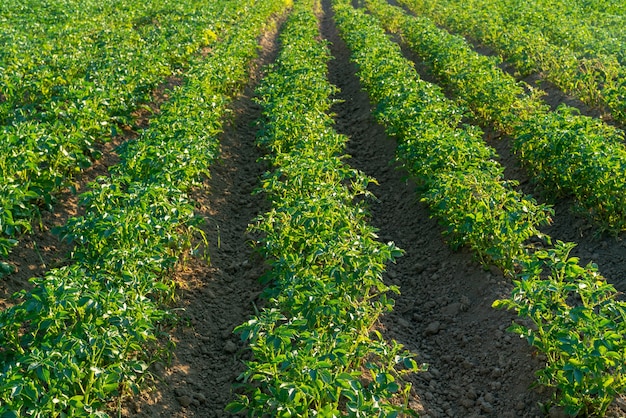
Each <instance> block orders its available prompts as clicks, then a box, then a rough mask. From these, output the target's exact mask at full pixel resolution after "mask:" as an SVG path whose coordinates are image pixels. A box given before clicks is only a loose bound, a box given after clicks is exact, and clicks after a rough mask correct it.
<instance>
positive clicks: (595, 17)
mask: <svg viewBox="0 0 626 418" xmlns="http://www.w3.org/2000/svg"><path fill="white" fill-rule="evenodd" d="M483 5H485V6H486V5H488V8H489V11H490V12H491V13H492V14H493V15H494V17H495V18H496V19H497V20H498V22H499V24H504V25H507V26H508V25H516V26H520V27H523V28H524V29H525V30H527V31H528V32H532V33H534V34H541V35H542V36H544V37H545V38H546V39H547V40H548V41H549V42H550V43H552V44H555V45H557V46H566V47H567V48H568V49H570V50H572V51H573V52H574V53H575V54H576V55H577V56H579V57H580V56H581V55H582V56H585V57H596V56H597V55H598V54H602V55H610V56H614V57H615V58H616V59H617V61H618V62H619V63H620V64H621V65H624V64H625V63H626V27H625V23H626V21H625V20H624V17H623V16H615V15H611V14H607V13H604V12H598V11H595V12H594V11H590V10H588V9H587V8H585V7H584V6H583V5H582V4H580V3H578V2H572V1H566V0H556V1H554V0H531V1H522V0H505V1H502V2H489V3H485V4H480V3H479V2H477V3H476V6H479V7H480V6H483ZM472 7H475V6H474V5H472Z"/></svg>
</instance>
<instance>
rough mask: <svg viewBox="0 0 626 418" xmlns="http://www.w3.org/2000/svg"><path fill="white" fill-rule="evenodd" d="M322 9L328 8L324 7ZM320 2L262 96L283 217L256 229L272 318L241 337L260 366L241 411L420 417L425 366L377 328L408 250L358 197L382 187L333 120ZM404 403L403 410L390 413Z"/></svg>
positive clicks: (292, 25) (253, 364) (308, 6)
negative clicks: (417, 403) (384, 238)
mask: <svg viewBox="0 0 626 418" xmlns="http://www.w3.org/2000/svg"><path fill="white" fill-rule="evenodd" d="M318 5H319V3H318ZM313 6H314V2H313V1H310V0H307V1H298V2H296V4H295V6H294V10H293V12H292V14H291V15H290V17H289V19H288V21H287V22H286V24H285V26H284V29H283V32H282V34H281V37H280V40H281V44H282V49H281V51H280V54H279V57H278V60H277V62H276V63H275V64H274V65H272V66H270V68H269V73H268V74H267V76H266V77H265V78H264V79H263V81H262V83H261V85H260V87H259V88H258V90H257V93H258V95H259V101H260V103H261V105H262V107H263V114H264V116H265V118H264V124H263V130H262V135H261V136H260V137H259V141H258V142H259V145H261V146H262V147H263V148H264V149H266V150H268V151H269V155H268V159H269V161H271V163H272V165H273V171H272V172H270V173H268V174H267V175H266V176H265V177H264V178H263V180H262V190H263V191H264V192H265V193H266V194H267V196H268V198H269V199H270V201H271V202H272V209H271V210H270V211H268V212H267V213H265V214H263V215H262V216H260V217H259V219H257V220H256V222H255V223H253V224H252V225H251V228H252V230H253V231H255V232H256V233H258V234H260V236H261V238H260V239H259V240H258V245H259V248H260V250H261V252H262V253H263V254H264V255H265V256H266V257H267V259H268V263H269V265H270V267H271V269H270V271H268V272H267V274H266V275H265V276H264V277H263V280H264V282H265V283H267V289H266V291H265V293H264V294H265V296H266V298H267V299H268V300H267V304H266V306H265V308H263V309H262V310H261V311H259V312H258V313H257V314H256V315H255V316H254V317H253V318H252V319H250V320H249V321H248V322H246V323H244V324H242V325H240V326H238V327H237V328H236V332H238V333H240V334H241V337H242V338H243V340H244V341H247V342H248V343H249V345H250V347H251V350H252V354H253V359H252V360H249V361H246V366H247V369H246V371H245V372H244V373H243V374H242V375H241V376H240V379H241V380H242V381H243V391H244V393H243V394H242V395H240V396H239V398H238V399H237V400H235V401H234V402H232V403H231V404H230V405H229V406H228V408H227V410H228V411H230V412H240V411H247V414H248V416H277V417H293V416H298V417H313V416H323V417H332V416H349V417H375V416H376V417H396V416H399V415H405V416H406V415H414V413H413V412H412V411H410V410H409V409H408V408H407V406H406V402H407V397H408V392H409V390H410V385H403V383H402V381H401V379H400V377H401V375H402V374H404V373H408V372H411V371H416V370H417V369H418V366H417V364H416V362H415V360H413V359H412V358H411V355H410V354H409V353H407V352H405V351H404V350H403V349H402V347H401V346H400V345H399V344H397V343H395V342H390V343H388V342H386V341H385V340H384V339H383V337H382V336H381V334H380V333H378V332H377V331H374V330H373V328H374V325H375V324H376V321H377V319H378V317H379V316H380V314H381V313H383V312H386V311H388V310H390V309H391V308H392V306H393V301H392V300H391V299H389V298H388V296H387V293H389V292H397V291H398V290H397V289H396V288H393V287H389V286H387V285H385V284H384V283H383V281H382V275H383V272H384V269H385V264H386V263H388V262H392V261H393V260H394V259H395V258H396V257H398V256H400V255H401V253H402V251H401V250H400V249H398V248H397V247H396V246H395V245H393V243H388V244H384V243H381V242H379V241H377V240H376V234H375V230H374V229H373V228H372V227H370V226H368V225H367V223H366V220H367V216H368V215H367V211H366V208H365V206H364V203H363V201H361V200H359V202H360V203H357V201H356V199H357V197H358V196H362V195H367V194H368V192H367V190H366V187H367V185H368V184H369V183H370V182H371V181H373V180H372V179H370V178H367V177H366V176H364V175H363V174H362V173H360V172H359V171H357V170H354V169H352V168H350V167H348V166H347V165H345V164H344V163H343V162H342V159H343V158H344V156H343V155H342V153H343V150H344V147H345V142H346V140H347V138H346V137H344V136H342V135H339V134H337V133H336V132H335V131H334V130H333V129H332V124H333V120H332V118H331V117H330V116H329V115H328V112H329V110H330V106H331V104H332V100H331V99H330V96H331V95H332V94H333V93H335V91H336V88H335V87H334V86H332V85H331V84H330V83H329V82H328V81H327V79H326V72H327V66H326V65H327V61H328V59H329V58H330V55H329V51H328V48H327V46H326V45H325V44H324V42H321V41H318V40H316V39H317V38H318V37H319V33H318V21H317V19H316V16H315V14H314V13H313V11H312V9H313ZM391 398H399V400H400V403H399V404H398V403H393V404H392V403H391V402H390V399H391Z"/></svg>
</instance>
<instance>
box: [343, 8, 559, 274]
mask: <svg viewBox="0 0 626 418" xmlns="http://www.w3.org/2000/svg"><path fill="white" fill-rule="evenodd" d="M336 14H337V24H338V26H339V29H340V32H341V34H342V37H343V38H344V39H345V41H346V43H347V44H348V47H349V48H350V49H351V50H352V60H353V61H354V62H355V63H356V64H357V66H358V68H359V69H358V76H359V78H360V79H361V82H362V84H363V86H364V88H365V90H366V91H367V92H368V94H369V96H370V99H371V100H372V102H373V104H374V105H375V106H376V112H375V114H376V117H377V118H378V120H379V121H380V122H381V123H382V124H383V125H384V126H385V128H386V130H387V132H388V133H389V134H391V135H393V136H395V137H396V138H397V139H398V141H399V144H398V152H397V154H398V158H399V159H400V160H401V161H403V162H404V164H405V166H406V167H407V169H408V170H409V171H410V172H411V173H412V174H413V175H414V176H415V177H416V178H417V179H419V180H420V181H421V183H422V187H423V189H424V192H423V193H422V199H423V200H424V201H426V202H427V203H428V205H429V206H430V208H431V210H432V212H433V214H434V215H435V216H437V217H439V218H440V220H441V222H442V224H443V225H444V227H445V228H446V233H447V235H448V236H449V238H450V240H451V243H452V244H453V245H454V246H462V245H466V246H468V247H470V248H471V249H472V250H473V251H475V253H476V254H477V255H478V256H479V257H480V259H481V260H482V261H483V262H484V263H494V264H496V265H498V266H500V267H501V268H503V269H505V270H507V271H513V270H514V269H515V267H516V262H517V261H518V260H521V259H524V258H525V257H526V253H527V251H528V245H529V244H528V242H527V240H528V239H529V238H531V237H535V236H537V235H540V233H539V231H538V229H537V228H538V226H540V225H542V224H546V223H548V222H549V221H550V215H551V209H549V208H548V207H546V206H542V205H538V204H537V203H536V202H535V201H534V200H533V199H532V198H531V197H529V196H523V195H521V194H520V193H519V192H517V191H516V190H515V183H514V182H511V181H505V180H504V179H503V178H502V170H503V169H502V167H501V166H500V165H499V164H498V163H497V162H496V161H495V160H494V155H495V151H494V150H493V149H492V148H490V147H488V146H487V145H486V144H485V143H484V141H483V139H482V132H481V130H480V129H479V128H477V127H474V126H467V125H462V124H461V120H462V118H463V117H464V116H465V112H464V110H463V109H462V108H461V107H459V106H456V105H455V104H454V102H452V101H450V100H448V99H446V98H445V96H444V95H443V92H442V91H441V89H440V88H438V87H437V86H435V85H432V84H430V83H427V82H425V81H423V80H421V79H420V78H419V76H418V75H417V73H416V72H415V70H414V68H413V67H412V65H411V64H410V63H409V61H408V60H406V59H405V58H404V57H403V56H402V52H401V51H400V47H399V46H398V45H397V44H395V43H393V42H392V41H391V40H390V39H389V38H388V37H387V36H386V35H385V33H384V30H383V29H382V28H381V26H380V23H379V22H378V20H377V19H375V18H374V17H372V16H368V15H366V14H365V13H364V12H363V11H361V10H355V9H353V8H351V7H348V6H346V5H344V4H343V3H340V2H337V6H336Z"/></svg>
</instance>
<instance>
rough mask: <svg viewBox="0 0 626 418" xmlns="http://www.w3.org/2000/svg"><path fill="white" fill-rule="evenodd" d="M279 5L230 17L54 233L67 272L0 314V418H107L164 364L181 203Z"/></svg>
mask: <svg viewBox="0 0 626 418" xmlns="http://www.w3.org/2000/svg"><path fill="white" fill-rule="evenodd" d="M285 5H286V4H285V2H283V1H279V0H277V1H273V2H271V1H263V2H258V3H257V4H254V5H250V6H248V7H245V8H243V9H241V10H240V13H242V16H245V19H242V20H241V21H240V22H238V23H236V28H234V29H233V31H232V32H230V34H229V35H228V36H227V37H226V38H225V39H223V40H221V41H220V42H218V43H216V44H215V45H214V49H213V51H212V53H211V54H210V55H209V56H207V57H206V58H204V59H198V60H197V61H195V63H194V66H193V67H192V68H190V70H189V71H188V72H187V73H186V74H185V80H184V83H183V85H182V86H180V87H178V88H176V89H174V90H172V91H171V99H170V101H168V102H166V103H165V104H164V105H163V106H162V107H161V113H160V114H159V115H158V117H156V118H155V119H153V120H152V121H151V123H150V127H149V128H148V129H146V130H145V131H143V132H142V134H141V136H140V137H139V138H138V139H137V140H136V141H132V142H130V143H128V144H127V145H126V146H124V147H122V149H121V151H120V157H121V160H122V162H121V163H120V164H119V165H118V166H116V167H115V168H114V169H113V170H112V171H113V174H112V175H111V177H100V178H98V179H97V181H96V182H94V183H93V184H92V185H91V190H90V191H88V192H86V193H85V194H83V195H82V196H81V199H82V203H83V205H84V206H85V215H84V216H81V217H77V218H73V219H71V220H70V221H69V222H68V224H67V225H66V226H65V227H64V228H63V229H62V231H61V232H62V235H63V236H64V237H65V238H67V239H70V240H73V241H74V242H76V244H77V246H76V249H75V251H74V252H73V254H72V258H71V260H70V261H71V263H70V264H69V265H68V266H66V267H62V268H58V269H54V270H51V271H49V272H48V273H47V274H46V276H45V277H43V278H34V279H32V281H33V285H34V287H33V290H31V291H29V292H21V293H20V294H19V295H18V296H19V297H20V298H21V300H22V302H20V303H18V304H16V305H14V306H13V307H11V308H9V309H7V310H5V311H3V312H1V313H0V347H2V348H1V349H0V415H1V416H3V417H19V416H33V417H42V418H43V417H46V418H48V417H53V418H54V417H64V416H72V417H82V416H102V417H104V416H108V415H107V413H106V412H105V407H106V404H107V402H108V401H110V400H111V398H112V397H121V396H124V395H126V394H128V393H137V391H138V388H139V385H140V383H141V381H142V379H143V376H144V375H145V373H146V370H147V368H148V366H149V364H150V363H151V362H153V361H156V360H158V359H160V358H163V357H164V355H165V354H166V351H165V350H167V349H169V348H170V347H163V346H162V345H160V344H158V341H157V339H158V337H162V332H163V327H164V325H167V323H168V322H171V321H172V320H173V315H172V314H171V313H170V312H169V311H168V309H167V304H168V303H171V301H172V299H173V298H174V284H173V282H172V281H171V280H169V273H171V272H172V270H173V269H174V268H176V265H177V263H178V262H179V260H180V259H181V258H183V257H185V256H187V255H188V254H189V253H194V247H193V241H194V235H197V234H198V231H199V230H198V228H197V225H198V223H199V222H200V219H198V218H197V217H196V216H195V215H194V207H193V204H192V203H191V202H190V201H189V200H188V198H187V192H188V191H189V190H190V188H191V187H192V186H193V185H194V184H195V183H196V182H197V181H198V180H199V179H200V178H201V176H202V175H203V174H206V173H207V172H208V168H209V166H210V164H211V163H212V162H213V161H214V159H215V158H216V154H217V149H218V144H217V135H218V133H219V132H220V129H221V121H222V119H223V117H224V114H225V113H226V111H227V103H228V101H229V99H230V98H231V97H232V96H233V94H235V93H236V92H237V91H238V90H239V88H240V87H241V85H242V83H243V82H244V81H245V80H246V78H247V70H248V66H249V63H250V61H251V59H252V58H253V57H254V56H255V55H256V53H257V48H258V45H257V37H258V36H259V35H260V34H261V33H262V31H263V30H264V28H266V26H267V24H268V23H267V22H268V21H270V20H271V15H272V14H274V13H278V12H280V11H281V10H282V9H283V8H284V7H285ZM181 111H184V112H185V113H184V114H182V113H181ZM183 116H184V117H183Z"/></svg>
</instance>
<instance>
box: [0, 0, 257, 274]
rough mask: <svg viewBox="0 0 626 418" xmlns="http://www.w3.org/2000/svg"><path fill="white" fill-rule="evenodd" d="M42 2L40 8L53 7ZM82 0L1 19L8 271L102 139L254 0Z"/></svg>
mask: <svg viewBox="0 0 626 418" xmlns="http://www.w3.org/2000/svg"><path fill="white" fill-rule="evenodd" d="M39 3H40V4H38V5H32V7H33V8H34V10H39V8H44V7H45V3H43V2H39ZM74 3H75V4H73V5H67V7H68V9H67V10H77V11H78V13H76V16H75V15H74V13H67V12H66V13H63V14H62V16H56V21H52V22H49V21H47V20H46V19H47V17H46V16H48V15H47V13H48V12H50V13H51V14H52V15H55V13H56V12H55V13H53V11H49V10H46V11H42V12H41V15H40V14H38V13H37V12H35V11H33V10H32V9H30V8H26V9H22V8H19V13H18V12H14V13H13V14H11V13H7V14H6V15H4V19H3V20H2V22H1V23H0V25H1V26H2V27H3V29H6V31H3V32H2V35H1V36H3V37H4V38H5V40H6V42H5V43H0V45H2V46H1V47H0V50H1V51H2V52H1V53H0V92H2V95H1V96H0V109H1V114H0V121H1V123H2V128H1V129H0V275H1V274H2V271H4V272H8V271H10V268H9V266H8V265H7V264H5V263H2V260H1V259H2V258H6V256H7V255H8V254H9V252H10V250H11V248H12V246H13V245H15V244H16V243H17V241H16V240H17V239H18V238H19V236H20V235H21V234H22V233H24V232H27V231H29V230H30V229H31V221H32V218H33V217H36V216H37V214H38V213H39V210H40V209H41V208H42V207H43V208H47V209H50V208H51V205H52V203H53V200H54V194H55V193H56V192H58V191H59V190H60V189H61V188H63V187H67V186H68V185H71V178H72V177H73V176H74V175H75V174H76V172H78V171H80V170H81V169H83V168H85V167H88V166H90V165H91V163H92V160H93V159H97V158H98V157H99V155H100V153H99V151H98V145H99V144H101V143H102V142H104V141H107V140H109V139H110V138H111V137H113V136H116V135H117V130H118V129H120V126H121V125H127V124H131V123H132V118H133V117H132V112H133V111H134V110H136V109H138V108H139V107H140V106H142V104H145V103H146V102H148V101H150V100H151V97H150V95H151V92H152V91H153V90H154V88H155V87H156V86H157V85H158V84H159V83H161V82H162V81H163V79H164V78H165V77H168V76H170V75H172V73H173V72H175V71H178V70H179V69H180V68H181V66H182V65H183V64H184V63H187V62H188V61H189V60H193V59H198V57H199V58H201V56H200V54H199V53H198V52H199V51H198V50H199V48H201V47H209V46H211V45H213V44H214V43H215V42H217V40H218V35H217V34H216V33H215V32H213V31H212V30H210V29H207V28H213V29H214V30H217V31H218V33H219V36H220V37H223V36H226V35H227V31H228V29H229V28H230V27H231V26H232V25H233V24H234V23H235V21H236V19H237V17H238V14H239V13H240V12H241V11H242V10H243V7H244V6H245V5H246V4H247V2H236V4H234V3H233V2H201V3H202V4H201V3H200V2H193V4H192V2H171V1H164V0H160V1H158V2H156V1H155V2H152V3H151V4H150V7H148V8H147V9H146V5H144V4H143V3H142V2H133V1H131V2H128V4H127V6H126V7H125V8H123V9H122V10H117V9H118V5H117V4H116V3H115V4H114V3H113V2H104V4H102V2H96V1H74ZM204 3H207V4H204ZM46 4H47V3H46ZM11 6H12V2H3V4H2V5H1V6H0V8H2V10H3V11H4V10H5V9H9V10H11ZM48 6H50V7H52V8H54V7H55V6H53V5H49V4H48ZM57 12H58V13H61V12H62V11H60V10H59V11H57ZM92 12H93V13H92ZM112 14H115V19H111V15H112ZM42 15H43V16H42ZM40 20H44V22H41V21H40ZM104 22H106V23H104ZM103 28H104V29H103ZM194 54H195V55H194ZM185 65H188V64H185Z"/></svg>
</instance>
